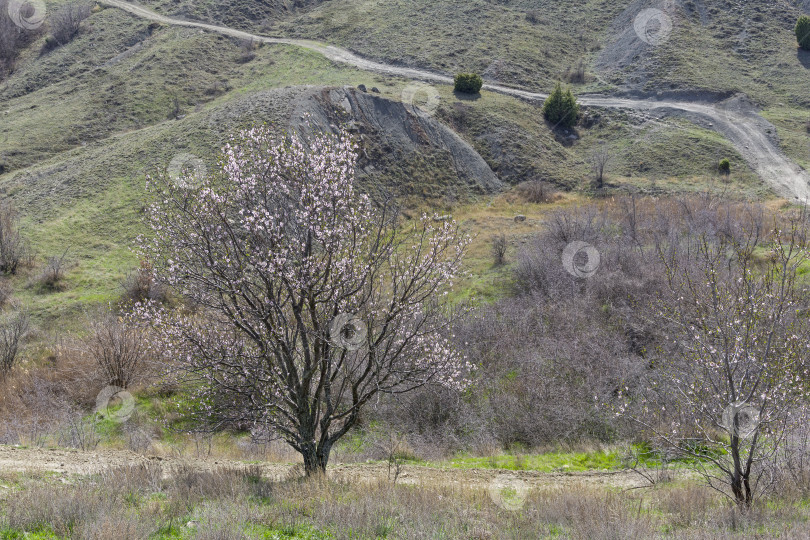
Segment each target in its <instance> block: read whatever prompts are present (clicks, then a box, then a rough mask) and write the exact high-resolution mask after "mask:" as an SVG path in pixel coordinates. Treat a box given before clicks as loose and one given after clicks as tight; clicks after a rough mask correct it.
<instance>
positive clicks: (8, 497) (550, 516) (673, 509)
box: [0, 464, 808, 540]
mask: <svg viewBox="0 0 810 540" xmlns="http://www.w3.org/2000/svg"><path fill="white" fill-rule="evenodd" d="M166 472H167V471H164V470H163V469H162V468H161V467H160V466H159V465H156V464H147V465H139V466H134V467H127V468H121V469H115V470H108V471H105V472H104V473H102V474H99V475H95V476H93V477H86V478H77V479H74V480H73V481H71V482H70V483H69V484H68V485H61V484H56V485H54V484H53V483H52V482H51V481H49V480H47V479H45V480H37V479H32V478H14V477H12V478H8V477H7V478H5V479H4V480H3V482H4V483H5V484H12V486H13V487H11V489H10V491H9V490H6V491H5V492H3V494H2V495H0V496H2V497H3V498H4V499H5V500H4V502H3V504H4V506H5V508H6V511H5V512H4V515H3V517H2V518H1V519H2V521H0V523H2V525H0V527H4V528H6V530H11V531H18V532H21V531H42V530H46V531H47V530H50V531H53V532H55V533H56V534H57V535H58V536H59V537H64V538H82V539H86V538H95V539H99V540H103V539H113V538H116V539H117V538H147V537H176V535H182V536H183V537H195V538H227V539H230V538H276V537H285V538H286V537H290V538H327V537H329V538H381V537H394V538H439V537H441V538H479V539H494V538H546V537H559V538H576V539H602V538H604V539H608V538H623V539H624V538H639V539H646V538H658V537H665V536H666V537H677V538H728V537H732V536H733V537H734V538H761V537H762V536H761V534H762V533H761V531H762V530H763V529H765V530H770V529H773V528H778V530H779V531H780V532H781V533H782V534H784V535H786V536H785V537H792V538H800V537H802V535H803V533H802V531H804V530H805V529H804V527H805V521H806V520H807V519H808V516H807V513H806V509H803V508H801V507H800V506H796V505H794V504H793V503H792V502H791V501H790V500H786V499H779V500H775V501H774V504H773V505H771V506H769V507H767V508H764V507H763V508H761V509H759V510H757V511H754V512H750V513H748V514H746V515H743V514H740V513H739V510H737V509H736V508H730V507H728V506H726V505H724V504H723V502H722V500H721V499H719V498H718V496H717V495H716V494H714V493H712V492H711V491H710V490H708V489H706V488H703V487H700V486H695V485H691V484H685V485H667V486H664V487H660V488H656V489H655V490H647V491H643V492H637V491H636V492H625V493H618V492H611V491H606V490H604V489H596V488H589V487H587V486H585V485H582V486H574V487H569V488H563V489H553V488H552V489H535V490H531V491H529V492H528V493H526V494H525V496H516V498H515V499H514V501H515V504H514V506H511V507H510V508H512V509H511V510H510V509H506V508H504V507H503V506H502V505H498V504H496V502H495V501H496V500H498V497H497V496H496V495H497V491H496V492H494V493H495V495H493V492H492V491H491V490H484V489H475V488H467V487H430V486H420V487H418V488H416V487H413V486H407V485H396V484H393V483H392V482H388V481H382V482H376V483H371V484H367V485H363V484H348V483H343V482H334V481H328V480H325V479H323V478H320V479H319V478H314V479H310V480H303V479H299V478H290V479H288V480H283V481H275V482H271V481H269V480H267V479H265V478H262V477H261V472H260V470H259V469H258V468H253V469H251V468H247V469H242V470H233V469H227V468H223V469H218V470H214V471H198V470H195V469H192V468H188V467H180V468H178V469H174V470H172V471H171V474H170V475H169V476H167V475H166V474H165V473H166Z"/></svg>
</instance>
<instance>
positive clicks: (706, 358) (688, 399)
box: [636, 217, 810, 508]
mask: <svg viewBox="0 0 810 540" xmlns="http://www.w3.org/2000/svg"><path fill="white" fill-rule="evenodd" d="M803 219H804V218H803V217H802V220H803ZM804 245H805V234H804V229H803V226H802V225H800V224H799V222H798V221H795V222H794V223H793V224H792V228H791V230H790V231H788V232H787V233H783V232H780V231H775V232H774V234H773V236H772V238H770V239H769V241H768V243H767V244H765V243H763V244H760V242H759V237H758V234H757V233H756V232H753V233H752V234H751V235H750V236H748V237H747V238H744V239H743V240H741V241H740V240H729V239H727V238H726V239H724V238H722V237H720V238H710V237H708V236H707V235H702V236H700V237H699V238H695V239H689V240H686V241H685V242H678V241H676V242H673V243H670V244H668V245H667V246H666V247H665V246H664V245H663V244H660V245H659V255H660V259H661V261H662V262H663V268H664V271H665V275H666V279H667V284H668V289H669V291H668V293H667V294H665V295H664V296H663V297H662V298H661V299H660V302H659V303H658V305H657V309H656V311H657V315H658V321H659V324H662V325H663V327H664V329H665V332H666V333H667V334H669V338H670V340H671V344H672V346H673V349H672V350H670V351H668V352H667V353H665V354H662V355H661V358H660V359H659V360H657V361H656V363H657V365H656V366H655V367H656V368H657V369H655V370H654V375H653V376H652V377H651V378H650V380H648V381H647V385H646V386H647V388H646V391H643V392H642V395H641V396H640V397H639V399H640V400H641V401H642V403H641V405H642V407H641V410H642V411H643V412H642V413H640V414H639V416H638V417H637V418H636V420H638V421H639V422H641V423H642V424H643V425H645V426H646V427H648V428H649V429H650V430H651V431H652V432H653V433H654V434H655V435H657V436H658V438H660V439H661V440H662V442H663V443H664V444H665V445H666V446H669V447H670V448H673V449H674V450H675V451H676V453H678V454H680V455H681V456H685V457H687V458H691V464H692V465H693V466H694V467H696V468H697V469H698V470H699V471H700V472H701V473H702V474H703V476H704V478H705V479H706V480H707V482H708V484H709V485H710V486H711V487H713V488H715V489H717V490H718V491H721V492H723V493H725V494H726V495H728V496H730V497H731V498H732V499H733V500H734V501H736V502H737V503H738V504H739V505H740V506H742V507H744V508H747V507H749V506H750V505H751V504H752V502H753V500H754V498H755V496H756V494H757V493H758V492H761V491H762V490H764V489H765V487H767V485H768V482H767V479H768V478H769V477H770V476H769V472H773V471H772V470H770V467H769V464H770V465H773V463H774V460H775V458H776V455H777V452H778V450H779V448H780V446H782V445H783V444H784V443H785V438H786V435H787V433H788V429H789V427H790V426H791V424H793V423H795V420H796V418H795V416H796V415H797V414H798V413H799V412H800V411H802V410H803V409H804V404H805V403H806V399H807V397H808V388H809V387H808V364H810V362H808V356H809V355H810V341H808V322H807V320H806V317H807V314H806V307H807V297H806V295H805V294H804V291H803V290H801V289H800V288H799V287H798V286H797V284H796V275H797V269H798V267H799V266H800V265H801V264H802V263H803V262H805V260H806V253H805V250H804ZM766 246H767V247H768V248H770V250H769V252H768V253H767V256H766V257H765V261H764V262H763V261H762V260H761V258H760V255H758V253H759V252H761V250H762V249H763V248H764V247H766Z"/></svg>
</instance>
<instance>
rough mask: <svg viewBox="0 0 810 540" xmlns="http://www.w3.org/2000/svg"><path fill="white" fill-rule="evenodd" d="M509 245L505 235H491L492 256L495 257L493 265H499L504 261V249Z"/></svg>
mask: <svg viewBox="0 0 810 540" xmlns="http://www.w3.org/2000/svg"><path fill="white" fill-rule="evenodd" d="M508 247H509V242H508V241H507V240H506V235H504V234H497V235H495V236H493V237H492V257H493V258H494V259H495V265H496V266H501V265H502V264H503V263H504V262H506V250H507V248H508Z"/></svg>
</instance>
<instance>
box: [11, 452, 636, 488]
mask: <svg viewBox="0 0 810 540" xmlns="http://www.w3.org/2000/svg"><path fill="white" fill-rule="evenodd" d="M148 463H151V464H157V465H159V466H160V467H161V468H162V469H163V471H164V474H166V475H171V471H172V470H173V469H176V468H178V467H191V468H193V469H195V470H200V471H211V470H216V469H217V468H246V467H252V466H255V465H248V464H245V463H243V462H240V461H230V460H222V459H213V458H210V459H200V458H186V459H183V458H159V457H148V456H144V455H141V454H136V453H134V452H128V451H124V450H94V451H90V452H81V451H78V450H69V449H48V448H22V447H14V446H0V475H4V474H14V473H33V474H41V473H57V474H62V475H64V476H73V475H85V474H93V473H97V472H101V471H103V470H105V469H111V468H118V467H127V466H132V465H141V464H148ZM259 467H261V469H262V474H263V476H265V477H267V478H269V479H272V480H281V479H284V478H288V477H289V476H290V474H291V473H293V472H294V471H293V469H294V468H295V466H294V465H292V464H282V463H267V462H265V463H261V464H259ZM327 474H328V476H329V477H330V478H332V479H335V480H344V481H349V482H364V483H373V482H377V481H385V480H386V479H387V478H388V467H387V466H386V465H385V464H378V463H371V464H366V463H363V464H335V465H330V466H329V467H328V472H327ZM398 481H399V482H400V483H403V484H415V485H423V486H450V487H452V486H459V487H461V486H466V487H473V488H488V487H491V486H492V485H493V484H495V483H498V484H503V483H515V484H518V485H523V486H525V487H526V488H527V489H531V488H539V487H543V488H552V487H553V488H560V487H567V486H577V485H589V486H595V487H598V486H611V487H619V488H629V487H635V486H642V485H645V483H644V481H643V480H642V479H641V477H640V476H639V475H637V474H636V473H633V472H631V471H593V472H586V473H541V472H536V471H505V470H498V469H438V468H432V467H420V466H415V465H405V466H404V467H403V468H402V472H401V474H400V476H399V480H398Z"/></svg>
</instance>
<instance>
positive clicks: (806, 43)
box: [796, 15, 810, 51]
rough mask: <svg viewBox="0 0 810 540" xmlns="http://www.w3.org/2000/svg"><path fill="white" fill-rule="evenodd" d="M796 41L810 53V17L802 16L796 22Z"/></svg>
mask: <svg viewBox="0 0 810 540" xmlns="http://www.w3.org/2000/svg"><path fill="white" fill-rule="evenodd" d="M796 40H797V41H798V42H799V46H800V47H801V48H802V49H804V50H805V51H810V17H808V16H807V15H802V16H801V17H799V20H798V21H796Z"/></svg>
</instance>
